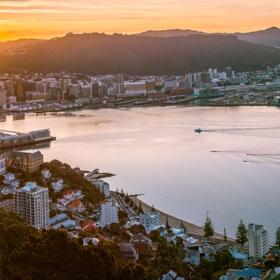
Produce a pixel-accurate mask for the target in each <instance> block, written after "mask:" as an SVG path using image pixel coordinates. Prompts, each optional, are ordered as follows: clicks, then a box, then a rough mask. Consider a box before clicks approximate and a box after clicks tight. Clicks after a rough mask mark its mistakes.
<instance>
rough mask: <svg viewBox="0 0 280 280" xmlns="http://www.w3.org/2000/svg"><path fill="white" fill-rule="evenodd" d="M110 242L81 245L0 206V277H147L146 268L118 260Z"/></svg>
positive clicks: (104, 279) (7, 279)
mask: <svg viewBox="0 0 280 280" xmlns="http://www.w3.org/2000/svg"><path fill="white" fill-rule="evenodd" d="M116 251H117V248H114V245H105V244H102V245H100V246H98V247H94V248H93V247H92V246H88V247H84V246H83V245H82V241H81V240H79V239H77V240H71V239H69V237H68V236H67V233H66V232H64V231H54V230H49V231H43V232H39V231H37V230H35V229H33V228H32V227H30V226H28V225H26V224H25V223H24V222H23V221H22V220H21V219H20V218H18V217H17V216H16V215H14V214H7V213H5V212H4V211H3V210H1V209H0V279H1V280H11V279H15V280H25V279H26V280H27V279H34V280H35V279H40V280H49V279H59V280H64V279H65V280H72V279H73V280H87V279H88V280H91V279H98V280H125V279H135V280H137V279H138V280H140V279H141V280H142V279H143V280H145V279H146V280H150V279H155V277H154V275H153V274H152V272H151V268H150V270H148V269H146V268H144V267H143V266H141V265H132V264H128V263H122V262H120V260H119V259H118V258H116V257H115V255H114V254H115V252H116Z"/></svg>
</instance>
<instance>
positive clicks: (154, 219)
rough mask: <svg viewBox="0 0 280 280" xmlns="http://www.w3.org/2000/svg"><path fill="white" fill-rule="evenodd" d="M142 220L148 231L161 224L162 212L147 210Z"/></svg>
mask: <svg viewBox="0 0 280 280" xmlns="http://www.w3.org/2000/svg"><path fill="white" fill-rule="evenodd" d="M140 222H141V224H142V225H143V226H144V227H145V229H146V231H150V230H151V229H153V228H156V227H159V226H160V212H147V213H144V214H141V216H140Z"/></svg>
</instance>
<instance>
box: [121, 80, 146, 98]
mask: <svg viewBox="0 0 280 280" xmlns="http://www.w3.org/2000/svg"><path fill="white" fill-rule="evenodd" d="M124 87H125V94H126V95H145V94H146V93H147V90H146V82H145V81H139V82H125V83H124Z"/></svg>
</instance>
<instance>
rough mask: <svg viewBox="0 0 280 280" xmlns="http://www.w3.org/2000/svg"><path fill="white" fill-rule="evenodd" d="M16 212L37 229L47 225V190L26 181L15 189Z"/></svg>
mask: <svg viewBox="0 0 280 280" xmlns="http://www.w3.org/2000/svg"><path fill="white" fill-rule="evenodd" d="M15 209H16V213H17V214H18V215H19V216H21V217H22V218H23V219H24V220H25V221H26V222H28V223H29V224H30V225H32V226H34V227H35V228H37V229H43V228H48V227H49V190H48V189H47V188H42V187H39V186H38V185H37V184H36V183H35V182H28V183H26V184H25V186H24V187H23V188H20V189H18V190H16V195H15Z"/></svg>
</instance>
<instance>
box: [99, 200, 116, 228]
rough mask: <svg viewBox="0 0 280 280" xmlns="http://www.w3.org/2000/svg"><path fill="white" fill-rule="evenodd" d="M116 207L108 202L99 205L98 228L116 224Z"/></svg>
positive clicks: (111, 202)
mask: <svg viewBox="0 0 280 280" xmlns="http://www.w3.org/2000/svg"><path fill="white" fill-rule="evenodd" d="M118 212H119V211H118V207H117V206H116V205H115V204H114V203H113V201H111V200H109V201H107V202H106V203H104V204H102V205H101V216H100V226H101V227H106V226H108V225H110V224H113V223H118V222H119V218H118Z"/></svg>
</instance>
